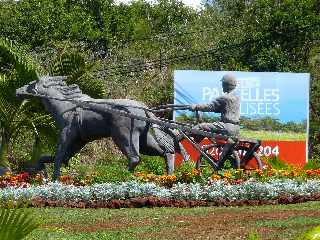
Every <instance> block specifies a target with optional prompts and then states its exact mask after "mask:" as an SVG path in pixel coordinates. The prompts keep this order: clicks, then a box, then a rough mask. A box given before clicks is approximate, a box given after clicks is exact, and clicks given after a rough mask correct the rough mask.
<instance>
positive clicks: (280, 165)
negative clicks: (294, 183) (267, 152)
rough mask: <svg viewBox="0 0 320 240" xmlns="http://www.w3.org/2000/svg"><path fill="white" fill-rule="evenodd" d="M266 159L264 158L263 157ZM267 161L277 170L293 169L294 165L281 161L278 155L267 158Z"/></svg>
mask: <svg viewBox="0 0 320 240" xmlns="http://www.w3.org/2000/svg"><path fill="white" fill-rule="evenodd" d="M262 160H264V159H262ZM266 163H267V164H268V165H271V167H272V168H273V169H277V170H286V169H287V170H290V169H292V166H290V165H289V164H287V163H285V162H283V161H281V160H280V159H279V158H278V157H276V156H275V157H270V158H266Z"/></svg>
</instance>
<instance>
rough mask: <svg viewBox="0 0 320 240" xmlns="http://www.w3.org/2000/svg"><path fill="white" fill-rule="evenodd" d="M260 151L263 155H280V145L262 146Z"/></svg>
mask: <svg viewBox="0 0 320 240" xmlns="http://www.w3.org/2000/svg"><path fill="white" fill-rule="evenodd" d="M259 151H260V153H261V154H262V155H264V156H266V157H269V156H271V155H273V156H278V155H279V146H278V145H276V146H274V147H271V146H260V148H259Z"/></svg>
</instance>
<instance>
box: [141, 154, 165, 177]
mask: <svg viewBox="0 0 320 240" xmlns="http://www.w3.org/2000/svg"><path fill="white" fill-rule="evenodd" d="M135 171H137V172H144V173H153V174H155V175H163V174H165V171H166V165H165V160H164V159H163V158H162V157H150V156H143V157H142V158H141V161H140V163H139V165H138V166H137V167H136V169H135Z"/></svg>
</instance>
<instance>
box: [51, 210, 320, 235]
mask: <svg viewBox="0 0 320 240" xmlns="http://www.w3.org/2000/svg"><path fill="white" fill-rule="evenodd" d="M293 217H314V218H317V217H318V218H320V210H319V211H308V210H301V211H300V210H299V211H298V210H282V211H274V212H270V211H268V212H263V211H254V210H248V209H247V210H239V211H228V209H219V210H217V211H216V212H213V211H212V212H210V213H208V214H207V215H202V216H175V217H170V218H165V219H162V220H159V219H158V218H148V219H140V220H138V221H132V219H127V218H122V219H116V220H110V219H109V220H104V221H103V222H95V223H93V224H92V225H90V224H87V225H85V226H84V225H81V224H67V225H66V224H61V225H60V224H55V225H50V227H58V228H64V229H66V230H68V231H73V232H95V231H105V230H106V229H108V230H111V231H112V230H113V231H121V230H126V229H128V228H129V227H131V228H132V227H133V228H145V227H150V228H152V227H159V225H161V224H163V229H162V230H161V233H159V232H156V231H150V232H143V233H141V234H140V233H138V235H137V236H136V237H137V239H222V240H229V239H230V240H231V239H235V240H238V239H239V240H240V239H247V236H248V234H249V232H251V231H252V230H253V229H255V228H254V225H255V223H256V222H257V221H259V220H260V221H262V220H263V221H267V220H285V219H289V218H293ZM161 221H165V223H164V222H161ZM170 226H174V227H170ZM309 227H310V226H309ZM283 230H284V229H283V228H281V227H268V228H267V227H264V228H259V229H258V231H257V233H258V234H259V236H260V238H261V239H270V240H271V239H275V240H278V239H279V240H283V238H281V237H277V235H278V233H279V232H281V231H283ZM301 231H303V229H301Z"/></svg>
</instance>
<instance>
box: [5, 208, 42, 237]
mask: <svg viewBox="0 0 320 240" xmlns="http://www.w3.org/2000/svg"><path fill="white" fill-rule="evenodd" d="M38 226H39V223H38V222H37V221H36V220H35V216H33V215H32V212H31V211H28V210H26V209H24V208H22V209H6V208H1V209H0V239H3V240H12V239H15V240H21V239H24V238H25V237H26V236H27V235H28V234H29V233H31V232H32V231H33V230H34V229H36V228H37V227H38Z"/></svg>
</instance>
